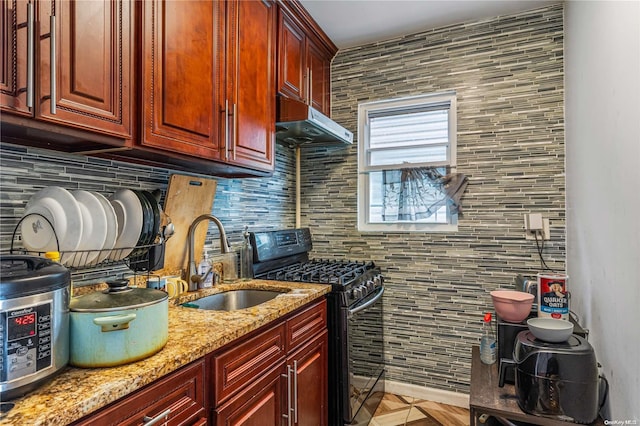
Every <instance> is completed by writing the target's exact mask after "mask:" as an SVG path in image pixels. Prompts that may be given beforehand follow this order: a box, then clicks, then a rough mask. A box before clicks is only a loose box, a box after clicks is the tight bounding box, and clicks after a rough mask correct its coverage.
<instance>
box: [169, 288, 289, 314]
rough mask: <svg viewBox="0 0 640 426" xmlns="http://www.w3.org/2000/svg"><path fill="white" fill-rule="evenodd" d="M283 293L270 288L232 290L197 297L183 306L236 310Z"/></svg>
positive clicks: (266, 300) (211, 309) (214, 309)
mask: <svg viewBox="0 0 640 426" xmlns="http://www.w3.org/2000/svg"><path fill="white" fill-rule="evenodd" d="M283 293H284V292H282V291H269V290H231V291H225V292H224V293H217V294H213V295H211V296H206V297H203V298H200V299H196V300H194V301H192V302H189V303H184V304H183V305H182V306H186V307H189V308H197V309H206V310H210V311H236V310H238V309H246V308H250V307H252V306H256V305H259V304H261V303H264V302H268V301H269V300H272V299H274V298H275V297H276V296H278V295H280V294H283Z"/></svg>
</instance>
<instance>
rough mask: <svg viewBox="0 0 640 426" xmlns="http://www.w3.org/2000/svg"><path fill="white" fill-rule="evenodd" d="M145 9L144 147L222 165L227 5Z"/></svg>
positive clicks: (159, 1)
mask: <svg viewBox="0 0 640 426" xmlns="http://www.w3.org/2000/svg"><path fill="white" fill-rule="evenodd" d="M141 7H142V28H141V31H142V70H141V73H142V119H141V120H142V121H141V127H142V134H141V138H140V143H141V144H142V145H144V146H148V147H154V148H161V149H163V150H166V151H169V152H177V153H181V154H187V155H191V156H197V157H201V158H203V159H220V158H221V150H222V148H223V146H224V143H223V137H224V133H223V131H224V129H223V123H224V119H223V116H224V114H225V111H224V105H223V99H224V98H223V97H224V86H223V85H224V80H223V77H224V71H225V68H224V44H223V43H224V28H225V27H224V19H225V3H224V2H222V1H209V0H202V1H164V0H150V1H145V2H143V3H141Z"/></svg>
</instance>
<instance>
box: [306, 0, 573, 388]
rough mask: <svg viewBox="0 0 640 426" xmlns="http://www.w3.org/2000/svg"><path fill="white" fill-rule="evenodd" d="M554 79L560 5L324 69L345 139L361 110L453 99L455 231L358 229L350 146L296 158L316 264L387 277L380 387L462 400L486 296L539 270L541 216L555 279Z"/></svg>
mask: <svg viewBox="0 0 640 426" xmlns="http://www.w3.org/2000/svg"><path fill="white" fill-rule="evenodd" d="M563 75H564V72H563V9H562V6H561V5H556V6H550V7H545V8H542V9H538V10H533V11H530V12H527V13H521V14H518V15H513V16H504V17H497V18H493V19H487V20H483V21H479V22H470V23H466V24H459V25H452V26H448V27H445V28H440V29H437V30H433V31H428V32H423V33H419V34H414V35H410V36H405V37H402V38H397V39H393V40H390V41H388V42H384V43H376V44H369V45H364V46H360V47H355V48H350V49H346V50H342V51H340V52H339V53H338V55H337V57H336V58H335V59H334V62H333V65H332V109H333V114H332V117H333V118H334V119H336V121H338V122H340V123H341V124H342V125H344V126H346V127H347V128H349V129H350V130H351V131H353V132H354V134H355V133H356V130H357V107H358V103H360V102H366V101H372V100H380V99H387V98H396V97H401V96H407V95H417V94H423V93H432V92H441V91H447V90H455V91H456V92H457V99H458V115H457V118H458V171H459V172H461V173H464V174H466V175H467V176H468V177H469V186H468V188H467V192H466V193H465V195H464V197H463V206H464V213H463V215H462V216H461V217H460V219H459V228H458V231H457V232H454V233H446V234H441V233H437V234H434V233H409V234H407V233H387V234H383V233H359V232H358V231H357V228H356V227H357V217H356V205H357V203H356V197H357V195H356V188H357V179H356V178H357V150H356V144H354V145H353V146H352V147H348V148H345V149H335V148H331V149H330V148H326V149H317V150H305V151H303V165H305V167H304V170H303V174H302V191H303V195H304V196H303V199H302V213H303V216H302V223H303V225H306V226H309V227H311V230H312V235H313V239H314V251H315V253H316V255H317V256H325V257H326V256H332V257H336V258H338V257H344V256H347V257H350V258H354V259H360V260H364V259H373V260H374V261H376V262H377V264H378V265H379V266H380V267H381V268H382V269H383V271H384V274H385V277H386V286H387V290H388V291H387V293H385V298H384V309H385V324H386V325H385V342H386V347H387V349H386V359H385V361H386V364H387V378H388V379H390V380H394V381H398V382H403V383H411V384H416V385H421V386H426V387H431V388H438V389H443V390H449V391H456V392H462V393H468V391H469V379H470V376H469V373H470V371H469V369H470V353H471V346H472V345H476V344H478V343H479V339H480V329H481V321H482V313H483V311H487V310H490V309H492V305H491V299H490V296H489V292H490V291H492V290H495V289H497V288H512V287H513V286H514V280H515V277H516V275H517V274H524V275H535V274H536V273H537V272H539V271H541V266H540V261H539V258H538V254H537V249H536V245H535V243H534V242H532V241H530V240H525V238H524V233H523V217H524V214H525V213H529V212H535V213H543V215H544V217H547V218H549V219H550V221H551V241H548V242H547V243H546V244H545V246H544V251H543V254H544V258H545V260H546V263H547V264H548V265H549V266H550V267H551V268H553V269H557V270H563V269H564V261H565V177H564V119H563V116H564V114H563V92H564V87H563ZM356 139H357V135H356Z"/></svg>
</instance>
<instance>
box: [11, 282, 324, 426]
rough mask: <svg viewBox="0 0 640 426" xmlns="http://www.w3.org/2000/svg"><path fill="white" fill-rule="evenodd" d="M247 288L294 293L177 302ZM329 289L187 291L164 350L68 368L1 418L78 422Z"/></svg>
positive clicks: (173, 308)
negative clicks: (196, 304)
mask: <svg viewBox="0 0 640 426" xmlns="http://www.w3.org/2000/svg"><path fill="white" fill-rule="evenodd" d="M242 288H254V289H255V288H259V289H264V290H273V289H281V290H285V291H286V290H290V291H289V292H288V293H283V294H282V295H279V296H277V297H276V298H275V299H273V300H270V301H268V302H265V303H263V304H260V305H258V306H255V307H253V308H248V309H242V310H239V311H233V312H225V311H206V310H197V309H193V308H185V307H182V306H178V304H179V303H184V302H188V301H192V300H195V299H197V298H200V297H203V296H207V295H210V294H215V293H219V292H223V291H228V290H233V289H242ZM330 290H331V286H329V285H322V284H307V283H297V282H282V281H266V280H251V281H236V282H234V283H231V284H220V285H217V286H216V287H215V288H212V289H206V290H199V291H198V292H193V293H186V294H184V295H182V296H181V297H180V298H179V299H178V300H170V301H169V305H170V306H169V339H168V341H167V344H166V346H165V347H164V348H163V349H162V350H161V351H160V352H158V353H157V354H155V355H153V356H151V357H149V358H146V359H144V360H141V361H138V362H134V363H131V364H127V365H123V366H119V367H112V368H92V369H83V368H75V367H66V368H65V370H64V371H63V372H62V373H61V374H59V375H57V376H55V377H54V378H52V379H51V380H50V381H47V382H45V384H43V385H42V386H40V387H39V388H38V389H36V390H34V391H33V392H30V393H28V394H27V395H25V396H24V397H22V398H19V399H16V400H14V401H11V402H12V403H14V404H15V406H14V407H13V408H12V409H11V410H9V411H8V412H7V413H6V414H5V415H4V416H2V417H0V425H3V426H4V425H7V426H8V425H16V426H24V425H63V424H68V423H70V422H73V421H75V420H78V419H80V418H82V417H84V416H86V415H87V414H90V413H92V412H94V411H96V410H98V409H100V408H101V407H103V406H105V405H107V404H109V403H111V402H114V401H116V400H118V399H120V398H122V397H123V396H126V395H128V394H130V393H131V392H134V391H136V390H138V389H140V388H142V387H143V386H145V385H147V384H149V383H151V382H153V381H155V380H157V379H159V378H161V377H163V376H165V375H167V374H169V373H171V372H173V371H175V370H177V369H179V368H180V367H182V366H185V365H187V364H189V363H190V362H192V361H195V360H197V359H199V358H202V357H203V356H205V355H207V354H208V353H211V352H213V351H215V350H216V349H218V348H220V347H222V346H224V345H226V344H227V343H230V342H232V341H233V340H235V339H237V338H239V337H241V336H243V335H245V334H247V333H249V332H251V331H253V330H256V329H258V328H260V327H262V326H263V325H266V324H268V323H270V322H271V321H273V320H276V319H278V318H280V317H281V316H283V315H285V314H288V313H289V312H292V311H294V310H296V309H297V308H299V307H301V306H303V305H306V304H307V303H309V302H311V301H313V300H316V299H318V298H319V297H321V296H323V295H324V294H326V293H328V292H329V291H330Z"/></svg>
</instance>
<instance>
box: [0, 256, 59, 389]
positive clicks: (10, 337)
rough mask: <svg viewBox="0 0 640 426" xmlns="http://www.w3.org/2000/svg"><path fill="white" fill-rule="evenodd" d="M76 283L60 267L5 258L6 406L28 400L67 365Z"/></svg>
mask: <svg viewBox="0 0 640 426" xmlns="http://www.w3.org/2000/svg"><path fill="white" fill-rule="evenodd" d="M70 283H71V279H70V273H69V271H68V270H67V269H66V268H65V267H64V266H62V265H60V264H59V263H56V262H53V261H51V260H48V259H45V258H42V257H36V256H26V255H0V349H1V351H0V401H7V400H11V399H14V398H17V397H20V396H22V395H24V394H25V393H27V392H29V391H31V390H33V389H35V388H36V387H38V386H39V385H40V384H41V383H42V382H43V381H45V380H47V379H49V378H50V377H51V376H52V375H54V374H55V373H58V372H60V371H61V370H62V368H63V367H64V366H66V365H67V362H68V360H69V297H70Z"/></svg>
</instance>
